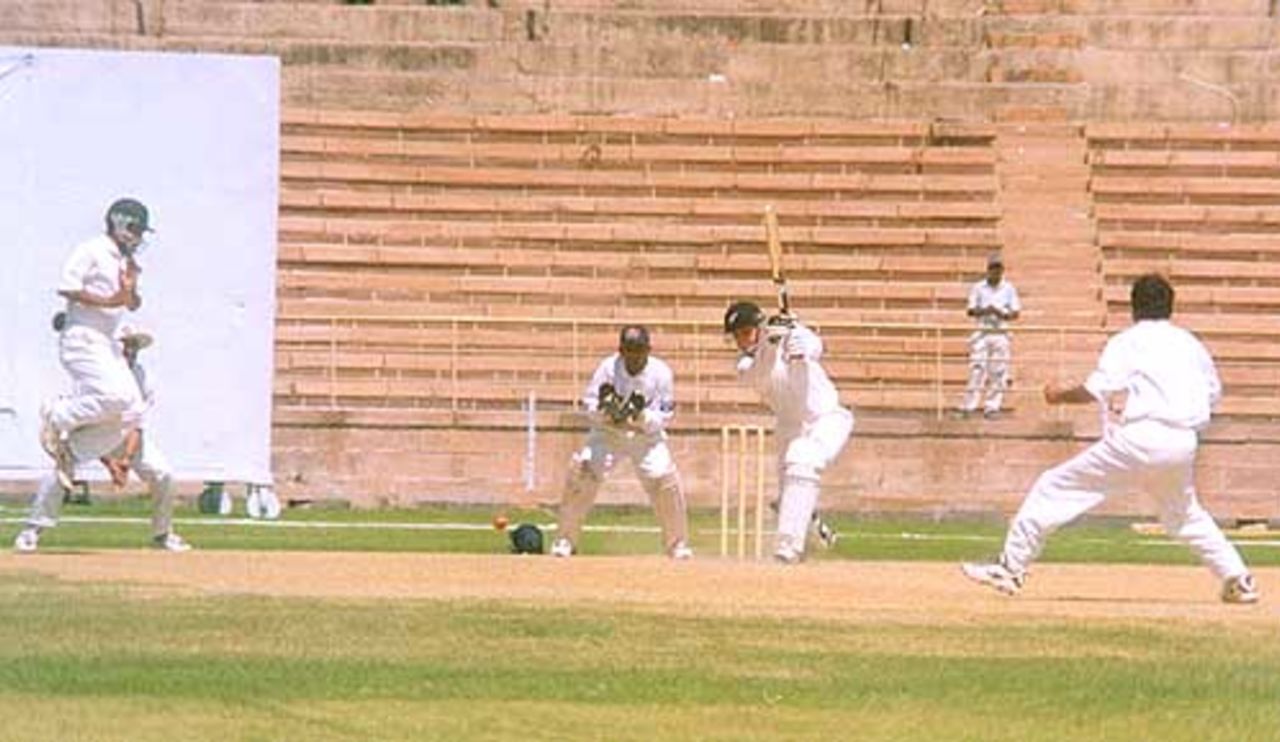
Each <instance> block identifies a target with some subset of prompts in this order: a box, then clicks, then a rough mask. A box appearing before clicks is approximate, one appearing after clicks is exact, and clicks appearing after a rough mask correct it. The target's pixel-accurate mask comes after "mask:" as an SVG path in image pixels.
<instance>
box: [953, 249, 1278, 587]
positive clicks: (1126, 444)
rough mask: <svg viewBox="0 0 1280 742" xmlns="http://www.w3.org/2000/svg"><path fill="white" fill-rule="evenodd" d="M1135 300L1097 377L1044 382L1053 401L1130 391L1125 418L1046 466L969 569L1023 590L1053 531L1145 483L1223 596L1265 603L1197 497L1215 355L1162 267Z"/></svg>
mask: <svg viewBox="0 0 1280 742" xmlns="http://www.w3.org/2000/svg"><path fill="white" fill-rule="evenodd" d="M1130 303H1131V305H1132V307H1131V309H1132V313H1133V325H1132V326H1131V327H1129V329H1127V330H1125V331H1124V332H1121V333H1120V334H1118V335H1116V336H1114V337H1112V338H1111V339H1110V340H1109V341H1107V345H1106V347H1105V348H1104V349H1103V351H1102V356H1101V357H1100V358H1099V359H1098V367H1097V369H1096V370H1094V372H1093V373H1091V374H1090V375H1089V378H1088V379H1086V380H1085V381H1084V382H1083V383H1081V384H1076V385H1073V386H1056V385H1053V384H1046V385H1045V388H1044V399H1045V401H1046V402H1048V403H1049V404H1089V403H1096V402H1102V403H1104V404H1106V403H1108V402H1109V401H1110V399H1111V398H1112V397H1113V396H1116V395H1122V396H1123V398H1124V410H1123V412H1122V413H1121V420H1120V424H1119V425H1117V426H1115V427H1113V428H1111V429H1110V430H1108V431H1107V433H1106V434H1105V435H1104V436H1103V437H1102V438H1101V439H1099V440H1098V441H1097V442H1096V443H1094V444H1093V445H1091V446H1089V447H1088V448H1086V449H1085V450H1083V451H1081V452H1080V453H1079V454H1077V455H1076V456H1074V457H1073V458H1071V459H1069V460H1068V461H1066V462H1065V463H1062V464H1059V465H1058V466H1056V467H1054V468H1052V469H1050V470H1048V471H1046V472H1045V473H1044V474H1041V475H1040V477H1039V478H1038V479H1036V482H1035V484H1034V485H1033V486H1032V487H1031V492H1029V493H1028V494H1027V498H1026V500H1024V501H1023V503H1022V507H1021V508H1019V509H1018V514H1017V515H1016V516H1014V519H1013V523H1012V524H1010V526H1009V532H1008V534H1007V535H1006V536H1005V541H1004V549H1003V550H1002V551H1001V553H1000V556H999V558H998V559H996V560H995V561H993V562H991V563H985V564H984V563H968V564H964V565H962V568H963V570H964V573H965V575H966V576H967V577H969V578H970V579H972V580H974V581H975V582H979V583H981V584H984V585H987V586H989V587H992V588H994V589H996V590H999V591H1000V592H1002V593H1005V594H1006V595H1016V594H1017V593H1018V592H1019V591H1021V590H1022V588H1023V585H1024V583H1025V581H1026V575H1027V569H1028V568H1029V567H1030V566H1031V563H1032V561H1034V560H1035V559H1036V557H1038V556H1039V555H1040V551H1041V550H1042V549H1043V548H1044V545H1045V541H1046V540H1048V538H1049V535H1050V534H1052V533H1053V532H1054V531H1055V530H1057V529H1058V528H1059V527H1061V526H1064V525H1066V524H1067V523H1070V522H1071V521H1073V520H1075V519H1076V518H1077V517H1079V516H1081V515H1083V514H1084V513H1085V512H1087V511H1089V510H1091V509H1092V508H1094V507H1096V506H1097V505H1099V504H1101V503H1102V501H1103V500H1105V499H1106V498H1107V497H1108V496H1109V495H1111V494H1113V493H1115V492H1117V491H1123V490H1125V489H1130V488H1133V487H1138V488H1141V489H1142V490H1143V491H1144V492H1145V493H1147V494H1150V495H1151V496H1152V497H1153V498H1154V499H1155V501H1156V504H1157V507H1158V508H1159V510H1160V520H1161V522H1162V523H1163V524H1164V528H1165V531H1166V532H1168V534H1169V535H1170V536H1173V537H1174V538H1176V539H1178V540H1179V541H1182V542H1183V543H1185V544H1186V545H1187V546H1189V547H1190V548H1191V551H1192V552H1194V553H1195V555H1196V556H1197V557H1199V558H1200V561H1201V562H1203V563H1204V564H1205V565H1206V566H1208V567H1209V569H1210V570H1211V571H1212V572H1213V573H1214V575H1215V576H1217V578H1218V579H1219V580H1221V581H1222V592H1221V598H1222V600H1223V602H1226V603H1256V602H1257V601H1258V598H1259V591H1258V588H1257V585H1256V584H1255V583H1254V579H1253V576H1252V575H1250V574H1249V570H1248V568H1247V567H1246V566H1245V564H1244V560H1243V559H1241V558H1240V552H1239V551H1237V549H1236V547H1235V546H1233V545H1232V544H1231V542H1230V541H1228V540H1227V538H1226V536H1224V535H1223V533H1222V531H1221V530H1220V529H1219V528H1218V526H1217V524H1216V523H1214V521H1213V517H1212V516H1210V515H1209V513H1208V512H1206V511H1205V509H1204V508H1203V507H1201V505H1200V503H1199V500H1198V498H1197V497H1196V487H1195V458H1196V448H1197V446H1198V443H1199V442H1198V435H1197V434H1198V432H1199V431H1200V430H1203V429H1204V427H1205V426H1207V425H1208V424H1209V416H1210V412H1211V410H1212V408H1213V405H1215V404H1217V402H1218V400H1219V398H1221V396H1222V384H1221V382H1220V381H1219V380H1218V372H1217V370H1216V369H1215V368H1214V364H1213V358H1212V357H1211V356H1210V355H1209V351H1208V350H1207V349H1206V348H1205V347H1204V345H1202V344H1201V343H1200V341H1199V340H1197V339H1196V337H1195V336H1194V335H1192V334H1191V333H1189V332H1187V331H1186V330H1184V329H1182V328H1180V327H1178V326H1176V325H1174V324H1173V323H1172V322H1170V320H1169V318H1170V317H1171V316H1172V315H1173V287H1172V286H1171V285H1169V282H1168V281H1167V280H1165V278H1164V277H1163V276H1159V275H1156V274H1147V275H1144V276H1141V277H1140V278H1138V279H1137V280H1136V281H1134V282H1133V287H1132V288H1131V289H1130Z"/></svg>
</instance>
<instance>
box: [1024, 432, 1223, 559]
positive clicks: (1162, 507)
mask: <svg viewBox="0 0 1280 742" xmlns="http://www.w3.org/2000/svg"><path fill="white" fill-rule="evenodd" d="M1196 445H1197V441H1196V434H1195V431H1192V430H1186V429H1184V428H1173V427H1169V426H1167V425H1165V424H1164V423H1161V422H1156V421H1153V420H1145V421H1138V422H1132V423H1128V424H1126V425H1123V426H1117V427H1115V428H1112V429H1111V431H1109V432H1108V433H1107V434H1106V435H1105V436H1103V438H1102V439H1101V440H1099V441H1098V442H1096V443H1094V444H1093V445H1091V446H1089V447H1088V448H1086V449H1085V450H1083V451H1081V452H1080V453H1079V454H1077V455H1076V456H1074V457H1073V458H1071V459H1069V460H1067V461H1066V462H1064V463H1062V464H1059V465H1058V466H1055V467H1054V468H1052V469H1049V470H1048V471H1046V472H1044V473H1043V474H1041V475H1040V477H1039V478H1038V479H1036V483H1035V484H1034V485H1033V486H1032V487H1031V492H1030V493H1028V494H1027V498H1026V500H1024V501H1023V503H1022V507H1021V508H1019V510H1018V514H1017V515H1016V516H1014V519H1013V523H1012V524H1011V525H1010V526H1009V533H1008V536H1007V537H1006V539H1005V544H1004V562H1005V565H1006V566H1007V567H1009V568H1010V569H1012V570H1014V571H1016V572H1025V571H1026V569H1027V567H1028V566H1030V564H1031V562H1032V561H1034V560H1035V559H1036V557H1038V556H1039V555H1040V551H1041V550H1042V549H1043V548H1044V543H1045V540H1046V539H1047V538H1048V537H1049V534H1051V533H1053V532H1054V530H1056V529H1057V528H1058V527H1060V526H1062V525H1065V524H1067V523H1069V522H1071V521H1072V520H1075V518H1077V517H1078V516H1080V515H1082V514H1083V513H1085V512H1086V511H1088V510H1090V509H1091V508H1093V507H1095V506H1096V505H1098V504H1099V503H1101V502H1102V501H1103V500H1105V499H1106V498H1107V497H1108V496H1109V495H1111V494H1113V493H1115V492H1117V491H1119V490H1122V489H1140V490H1142V491H1144V492H1146V493H1148V494H1150V495H1151V497H1152V498H1153V499H1154V500H1155V504H1156V506H1157V508H1158V509H1159V515H1160V521H1161V523H1163V524H1164V527H1165V530H1166V531H1167V532H1168V533H1169V535H1170V536H1173V537H1175V538H1177V539H1178V540H1179V541H1181V542H1183V543H1184V544H1186V545H1187V546H1189V547H1190V548H1191V551H1192V552H1193V553H1195V555H1196V556H1197V557H1199V558H1200V560H1201V561H1202V562H1204V564H1205V565H1206V566H1207V567H1208V568H1209V569H1210V570H1212V571H1213V573H1214V574H1215V575H1217V577H1218V578H1219V579H1226V578H1228V577H1236V576H1238V575H1242V574H1245V573H1246V572H1247V571H1248V570H1247V568H1246V567H1245V565H1244V561H1243V560H1242V559H1241V558H1240V552H1239V551H1237V550H1236V548H1235V546H1233V545H1232V544H1231V542H1230V541H1228V540H1227V537H1226V536H1224V535H1223V533H1222V530H1221V529H1219V528H1218V526H1217V524H1216V523H1214V522H1213V518H1212V517H1211V516H1210V515H1209V513H1208V512H1207V511H1205V509H1204V508H1203V507H1201V506H1200V502H1199V500H1198V499H1197V497H1196V490H1195V483H1194V464H1195V456H1196Z"/></svg>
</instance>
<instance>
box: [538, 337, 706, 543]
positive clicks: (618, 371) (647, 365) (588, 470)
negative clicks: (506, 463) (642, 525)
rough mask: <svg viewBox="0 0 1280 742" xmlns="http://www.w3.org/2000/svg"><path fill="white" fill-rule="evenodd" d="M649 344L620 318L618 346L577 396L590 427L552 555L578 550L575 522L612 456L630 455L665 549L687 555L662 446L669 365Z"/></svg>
mask: <svg viewBox="0 0 1280 742" xmlns="http://www.w3.org/2000/svg"><path fill="white" fill-rule="evenodd" d="M649 350H650V345H649V331H648V330H647V329H646V328H645V327H643V326H641V325H627V326H626V327H624V328H622V331H621V333H620V334H619V338H618V351H617V352H616V353H613V354H611V355H609V356H608V357H606V358H605V359H604V360H602V361H601V362H600V365H599V366H597V367H596V370H595V373H594V374H592V376H591V381H590V383H589V384H588V385H587V389H586V393H585V394H584V395H583V398H582V402H583V406H584V407H585V408H586V411H587V416H588V418H589V420H590V423H591V431H590V432H589V433H588V434H587V440H586V443H585V444H584V445H583V447H582V448H581V450H579V451H578V452H577V453H575V454H574V455H573V461H572V463H571V464H570V467H569V475H568V478H567V479H568V481H567V482H566V483H565V491H564V498H563V500H562V501H561V503H560V523H559V526H558V532H559V537H558V538H556V540H555V541H554V542H552V544H551V553H552V554H553V555H554V556H558V557H568V556H571V555H573V554H574V553H575V552H576V551H577V544H578V540H579V537H580V536H581V533H582V522H583V520H584V519H585V518H586V516H587V513H588V512H589V511H590V510H591V506H592V505H593V504H594V503H595V500H596V494H597V493H598V492H599V490H600V484H601V482H602V481H603V480H604V477H605V476H606V475H607V474H608V473H609V471H610V470H612V469H613V466H614V464H615V463H616V462H617V460H618V459H619V458H627V459H630V460H631V463H632V465H633V466H634V467H635V472H636V476H637V477H638V478H639V480H640V485H641V486H642V487H644V491H645V493H646V494H648V496H649V500H650V501H651V502H652V503H653V511H654V515H655V516H656V517H657V519H658V525H659V526H660V527H661V529H662V546H663V549H664V551H665V552H666V553H667V555H668V556H670V557H672V558H673V559H688V558H689V557H691V556H693V551H692V550H691V549H690V548H689V543H688V538H689V536H688V521H687V515H686V509H685V500H684V492H683V490H682V488H681V485H680V474H679V472H678V471H677V470H676V464H675V461H674V460H673V459H672V457H671V449H670V448H669V447H668V446H667V433H666V427H667V425H668V424H669V423H670V422H671V418H672V417H673V416H674V414H675V394H674V382H673V377H672V373H671V367H670V366H668V365H667V364H666V363H665V362H663V361H662V360H661V359H660V358H657V357H656V356H651V355H650V354H649Z"/></svg>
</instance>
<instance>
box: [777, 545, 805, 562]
mask: <svg viewBox="0 0 1280 742" xmlns="http://www.w3.org/2000/svg"><path fill="white" fill-rule="evenodd" d="M773 560H774V561H775V562H777V563H778V564H785V565H788V566H791V565H795V564H799V563H800V562H803V561H804V551H802V550H800V549H797V548H796V547H794V546H792V545H791V544H782V545H780V546H778V548H776V549H774V550H773Z"/></svg>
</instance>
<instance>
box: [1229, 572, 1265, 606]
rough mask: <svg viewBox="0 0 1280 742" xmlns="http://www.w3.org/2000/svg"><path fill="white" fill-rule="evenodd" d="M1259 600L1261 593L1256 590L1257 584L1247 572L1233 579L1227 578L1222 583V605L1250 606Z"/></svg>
mask: <svg viewBox="0 0 1280 742" xmlns="http://www.w3.org/2000/svg"><path fill="white" fill-rule="evenodd" d="M1261 599H1262V593H1261V592H1260V591H1259V590H1258V584H1257V583H1256V582H1254V581H1253V575H1251V574H1249V573H1247V572H1246V573H1245V574H1242V575H1237V576H1235V577H1228V578H1227V579H1226V581H1225V582H1223V583H1222V602H1223V603H1235V604H1238V605H1250V604H1252V603H1257V602H1258V601H1259V600H1261Z"/></svg>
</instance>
